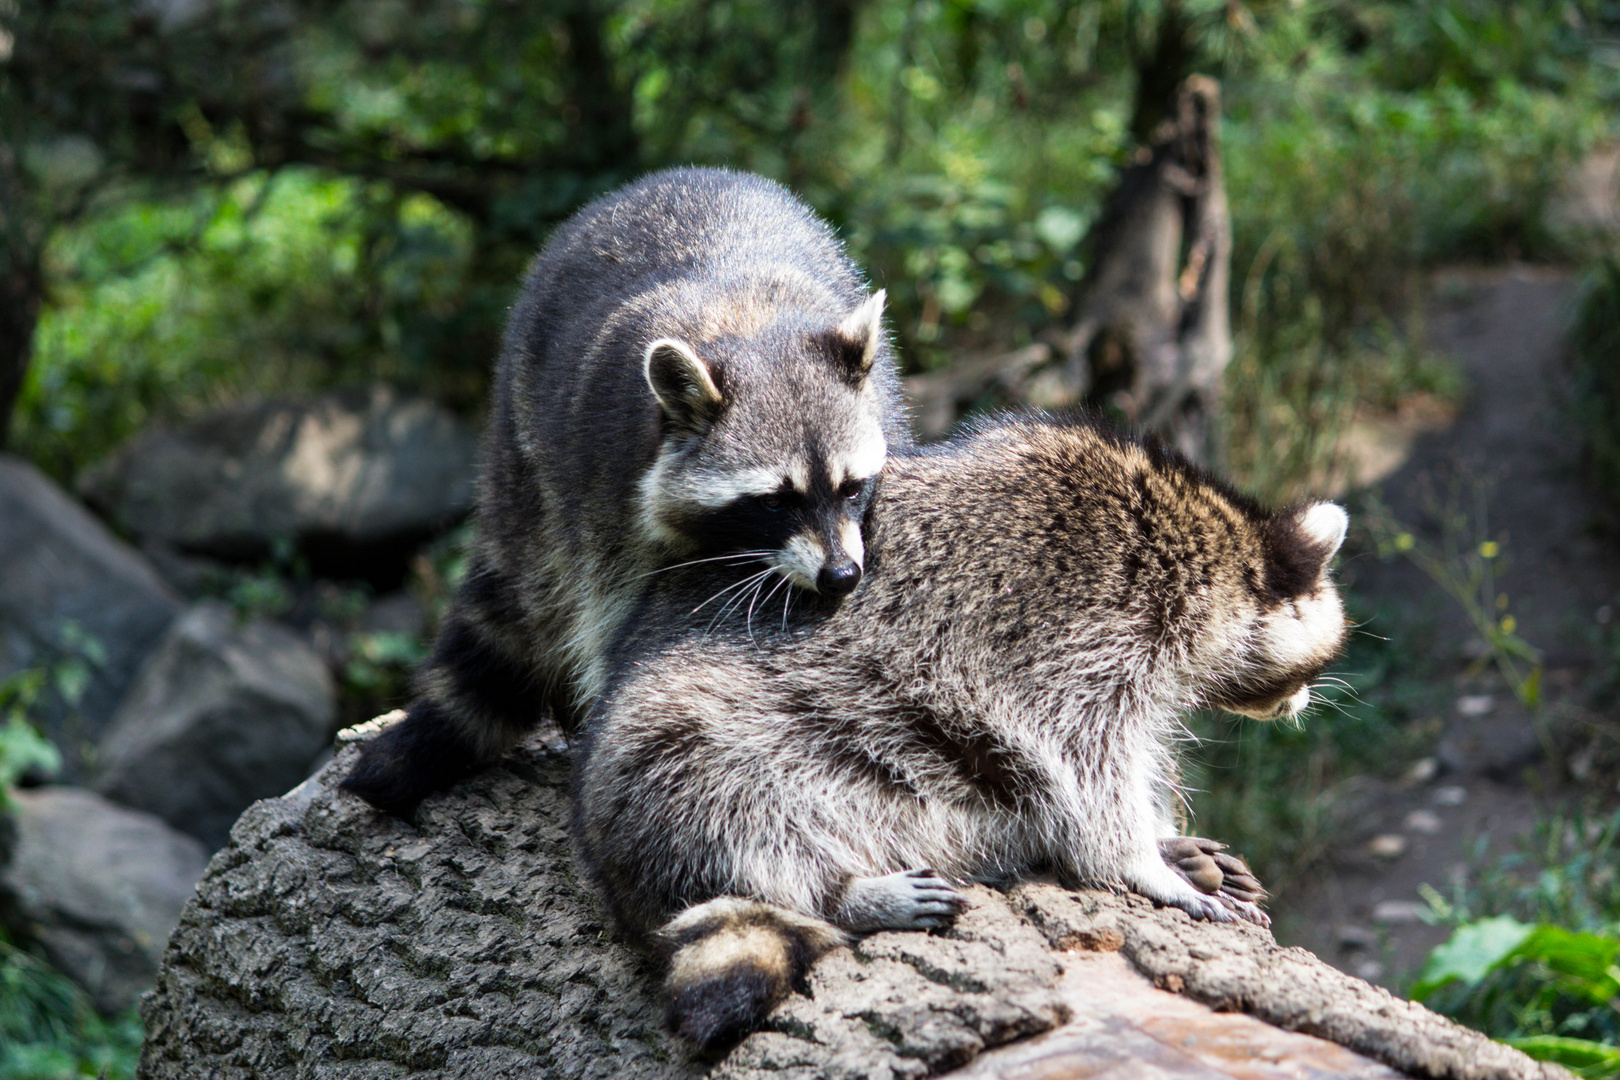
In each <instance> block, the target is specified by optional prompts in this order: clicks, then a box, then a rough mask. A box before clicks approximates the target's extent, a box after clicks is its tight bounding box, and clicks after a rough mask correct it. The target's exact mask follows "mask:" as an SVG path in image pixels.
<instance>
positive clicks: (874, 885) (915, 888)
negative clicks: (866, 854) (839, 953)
mask: <svg viewBox="0 0 1620 1080" xmlns="http://www.w3.org/2000/svg"><path fill="white" fill-rule="evenodd" d="M966 906H967V898H966V897H964V896H963V895H962V894H961V893H959V892H957V891H956V890H955V889H953V888H951V886H950V883H949V882H947V881H946V880H945V879H944V878H942V877H940V876H939V874H937V873H935V872H934V871H932V870H927V869H923V870H901V871H899V872H898V873H894V874H885V875H883V876H882V877H857V878H850V879H849V881H848V882H846V883H845V885H844V891H843V895H842V896H840V897H839V898H838V902H837V905H836V909H835V914H834V915H833V920H832V921H833V922H835V923H837V924H838V925H839V926H841V927H843V928H844V929H845V930H849V931H853V932H854V933H857V934H866V933H871V932H873V931H875V930H933V929H937V928H938V927H941V926H948V925H950V923H951V922H952V921H953V920H955V918H956V916H957V915H958V914H960V913H961V911H962V909H963V908H964V907H966Z"/></svg>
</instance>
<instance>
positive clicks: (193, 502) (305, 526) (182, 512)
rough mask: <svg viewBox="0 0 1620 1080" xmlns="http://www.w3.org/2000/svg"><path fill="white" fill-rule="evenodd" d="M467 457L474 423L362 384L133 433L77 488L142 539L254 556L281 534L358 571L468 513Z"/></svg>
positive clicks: (471, 454)
mask: <svg viewBox="0 0 1620 1080" xmlns="http://www.w3.org/2000/svg"><path fill="white" fill-rule="evenodd" d="M476 453H477V438H476V436H475V435H474V434H473V432H472V431H471V429H469V428H468V427H467V426H466V425H464V424H462V423H461V422H460V421H459V420H457V419H456V418H455V417H454V416H453V415H452V414H451V413H449V412H448V411H447V410H445V409H444V408H442V407H441V406H439V405H436V404H434V403H433V402H430V401H427V400H425V399H422V398H409V397H404V396H401V395H399V394H397V393H396V392H395V391H393V390H392V389H390V388H388V387H385V386H373V387H369V388H360V389H355V390H348V391H343V392H339V393H335V394H329V395H326V396H324V397H319V398H315V399H313V400H302V401H291V400H283V401H267V402H261V403H258V404H250V405H236V406H231V407H228V408H225V409H221V410H219V411H217V412H213V413H210V414H208V415H206V416H203V417H199V418H198V419H196V420H193V421H192V422H191V423H189V424H187V425H185V426H184V427H181V428H178V429H176V430H173V431H154V432H148V433H145V434H142V435H139V436H137V437H136V438H135V439H133V440H131V441H130V442H129V443H127V444H125V445H124V446H123V447H121V448H120V449H119V450H118V451H116V452H115V453H114V454H113V455H112V456H111V457H110V458H109V459H108V460H106V461H105V462H102V463H101V464H100V465H98V466H97V467H96V468H95V469H93V470H92V471H91V472H90V473H89V474H87V476H86V478H85V481H84V483H83V484H82V485H81V490H82V493H83V494H84V496H85V498H86V499H87V500H88V501H89V502H90V503H91V504H92V505H93V506H96V507H97V508H98V509H101V510H102V511H103V512H104V513H106V514H107V515H108V516H110V517H111V518H112V519H113V520H115V521H117V522H118V523H119V525H120V526H121V527H123V528H125V529H127V530H129V531H130V532H131V533H133V534H134V535H136V536H138V537H140V538H142V539H144V540H159V541H163V542H165V543H168V544H171V545H173V546H174V547H176V548H179V549H181V550H183V551H189V552H194V553H203V554H210V555H218V556H222V557H226V558H262V557H263V556H265V555H266V554H267V553H269V552H271V551H272V550H273V547H274V545H275V544H276V543H277V542H278V541H279V540H281V539H282V538H291V539H295V540H298V541H301V542H302V543H303V545H304V546H305V549H306V551H307V552H308V553H309V555H310V557H311V558H312V559H313V560H315V561H317V562H318V563H322V564H323V566H324V565H325V564H330V563H332V562H334V561H336V562H342V561H344V560H345V559H347V560H348V561H349V562H351V563H353V565H354V566H356V567H359V568H360V569H361V570H364V569H365V562H366V560H364V559H357V557H356V556H355V554H354V552H353V549H354V548H361V549H367V548H377V547H383V548H390V549H391V548H393V547H395V546H397V545H399V544H401V543H404V542H407V541H415V540H419V539H420V538H421V537H422V536H424V535H426V534H427V533H429V532H431V531H432V530H434V529H436V528H439V527H442V526H444V525H446V524H448V523H450V522H452V521H454V520H455V519H457V518H459V517H461V516H463V515H465V514H466V513H467V511H468V510H469V509H471V507H472V503H473V488H474V479H475V472H476V470H475V457H476ZM339 569H341V567H340V568H339ZM357 576H367V575H365V574H364V573H360V574H358V575H357Z"/></svg>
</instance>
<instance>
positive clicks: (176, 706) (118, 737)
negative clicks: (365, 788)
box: [91, 601, 337, 850]
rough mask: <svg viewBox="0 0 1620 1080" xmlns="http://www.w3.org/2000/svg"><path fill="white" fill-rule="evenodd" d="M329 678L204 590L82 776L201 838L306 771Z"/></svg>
mask: <svg viewBox="0 0 1620 1080" xmlns="http://www.w3.org/2000/svg"><path fill="white" fill-rule="evenodd" d="M336 715H337V706H336V690H335V688H334V687H333V685H332V677H331V675H330V673H329V672H328V671H327V669H326V665H325V664H323V663H322V662H321V660H320V658H319V657H318V656H316V655H315V652H314V651H313V650H312V649H311V648H310V647H309V646H308V645H306V644H305V643H304V642H303V640H302V639H300V638H299V637H298V636H297V635H295V634H294V633H292V631H290V630H287V629H285V628H283V627H280V626H277V625H275V624H273V623H267V622H254V623H249V624H247V625H245V626H238V625H237V623H236V620H235V618H234V616H233V614H232V612H231V610H230V609H229V608H227V607H225V606H224V605H223V604H220V603H217V602H210V601H205V602H203V603H200V604H198V605H196V606H195V607H193V608H191V609H190V610H188V611H187V612H186V613H185V614H184V615H182V616H181V617H180V618H179V619H177V620H176V621H175V623H174V625H173V627H171V628H170V630H169V633H168V635H167V636H166V637H165V638H164V640H163V643H162V644H161V645H160V646H159V647H158V649H157V650H156V651H155V652H154V653H153V654H152V656H151V658H150V659H149V660H148V661H147V663H146V666H145V667H144V668H142V669H141V673H140V678H139V679H138V680H137V681H136V683H135V686H134V687H133V688H132V689H131V690H130V693H129V696H128V698H127V699H126V700H125V701H124V704H123V707H122V708H120V709H119V710H118V714H117V716H116V717H115V718H114V720H113V723H112V726H111V727H110V728H108V730H107V733H106V735H105V736H104V737H103V738H102V740H101V743H100V745H99V746H98V747H97V767H96V772H95V776H94V779H93V781H92V785H91V786H92V787H93V788H94V789H95V790H96V791H98V792H100V793H101V794H103V795H105V796H107V797H108V798H110V799H115V800H117V801H118V802H121V803H123V804H124V805H126V806H132V807H135V808H137V809H139V810H144V811H146V812H147V813H150V814H155V815H157V816H158V817H160V818H162V819H163V820H164V821H167V822H168V823H169V824H171V825H173V826H174V827H175V828H177V829H180V830H181V831H183V832H186V833H189V834H191V835H192V836H195V837H196V838H197V839H199V840H201V841H202V842H203V843H205V844H207V845H208V846H209V849H210V850H212V849H214V848H218V847H222V846H224V844H225V839H226V837H227V835H228V834H229V832H230V827H231V822H233V821H235V820H236V817H237V815H238V814H240V813H241V812H242V811H243V810H245V809H246V808H247V807H248V806H249V805H250V804H251V803H252V802H254V801H255V800H257V799H262V798H267V797H269V796H273V795H278V794H280V793H281V792H283V791H286V790H287V789H288V788H290V787H292V786H293V785H294V784H296V783H298V782H299V781H300V780H302V779H303V778H304V777H305V776H306V775H308V770H309V766H310V763H311V762H313V761H314V760H315V758H316V757H317V756H318V755H319V754H320V753H321V751H322V750H323V749H325V747H326V746H328V745H329V744H330V742H331V736H332V726H333V724H334V722H335V719H336Z"/></svg>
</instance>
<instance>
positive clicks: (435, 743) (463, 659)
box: [339, 560, 547, 817]
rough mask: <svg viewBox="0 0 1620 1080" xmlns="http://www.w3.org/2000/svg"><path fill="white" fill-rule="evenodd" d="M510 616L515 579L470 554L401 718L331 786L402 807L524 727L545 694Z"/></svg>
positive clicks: (501, 749)
mask: <svg viewBox="0 0 1620 1080" xmlns="http://www.w3.org/2000/svg"><path fill="white" fill-rule="evenodd" d="M519 620H520V614H519V608H518V600H517V586H516V582H515V581H514V580H513V579H511V578H509V577H507V576H506V575H504V574H501V573H499V572H498V571H495V570H492V569H490V568H489V567H488V566H487V565H486V564H484V562H483V561H482V560H479V561H477V562H475V563H474V566H473V568H472V569H471V570H469V572H468V575H467V579H466V581H465V582H463V583H462V586H461V589H460V591H459V592H457V594H456V598H455V601H454V603H453V604H452V605H451V608H450V611H449V613H448V614H447V615H446V616H445V620H444V625H443V626H442V627H441V628H440V630H439V637H438V640H437V641H436V642H435V643H434V646H433V653H432V655H431V656H429V657H428V659H427V662H426V663H424V664H423V665H422V667H421V669H420V670H419V671H418V672H417V674H416V680H415V683H416V697H415V699H414V700H413V701H412V702H411V705H410V708H409V709H408V710H407V712H406V716H405V719H404V720H402V721H400V722H399V723H397V724H395V725H393V726H392V727H390V728H388V729H387V730H386V731H384V732H383V733H382V734H380V735H378V736H377V737H376V738H374V739H372V740H371V741H370V742H369V743H367V744H366V745H365V748H364V749H363V750H361V752H360V760H359V761H358V762H356V763H355V766H354V768H353V769H352V770H351V771H350V772H349V775H348V776H347V777H345V778H344V780H343V782H342V784H340V785H339V786H340V787H342V788H343V789H344V790H345V791H351V792H353V793H355V794H356V795H359V796H360V797H361V798H363V799H365V800H366V801H367V802H369V803H371V804H372V805H373V806H375V807H377V808H378V809H380V810H386V811H388V812H389V813H391V814H396V815H399V816H401V817H408V816H410V814H411V813H412V812H414V811H415V809H416V805H417V803H419V802H421V801H422V799H423V798H425V797H426V796H428V795H429V794H431V793H432V792H435V791H438V790H440V789H442V788H445V787H449V786H450V785H451V784H453V783H455V782H456V781H458V780H460V779H462V778H463V777H465V776H467V775H469V774H470V773H472V772H474V771H475V770H476V769H477V768H478V767H479V766H480V765H483V764H485V763H487V762H490V761H493V760H494V759H495V758H497V757H499V756H500V755H501V754H503V753H505V752H506V751H507V750H508V749H510V748H511V746H512V744H513V743H515V742H516V741H517V740H518V739H519V738H521V737H522V736H523V735H524V734H525V733H526V732H528V731H530V730H531V729H532V728H533V727H534V726H535V724H536V723H537V722H538V721H539V719H540V717H541V715H542V714H543V713H544V711H545V708H546V704H547V703H546V700H545V695H544V694H543V693H542V690H541V685H542V684H541V680H540V679H539V678H538V677H537V675H536V673H535V672H534V671H533V670H531V668H530V667H529V666H528V665H527V664H525V663H523V662H522V661H520V660H517V659H515V658H514V657H513V655H512V652H513V650H512V649H511V647H510V646H509V645H507V644H506V641H507V640H509V639H511V638H514V637H516V636H518V635H519V634H520V633H521V631H522V624H521V622H520V621H519Z"/></svg>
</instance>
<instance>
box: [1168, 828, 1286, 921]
mask: <svg viewBox="0 0 1620 1080" xmlns="http://www.w3.org/2000/svg"><path fill="white" fill-rule="evenodd" d="M1159 854H1160V855H1162V856H1163V857H1164V862H1165V865H1166V866H1168V867H1169V868H1170V869H1171V870H1173V871H1175V873H1176V874H1177V875H1178V876H1179V877H1180V878H1181V879H1182V880H1184V881H1186V882H1187V883H1188V884H1189V885H1191V886H1192V887H1193V888H1195V889H1198V890H1199V891H1201V892H1204V893H1208V894H1209V895H1211V896H1212V897H1213V898H1214V899H1215V900H1217V901H1219V902H1220V903H1221V904H1223V905H1224V906H1225V907H1226V908H1227V909H1228V910H1230V911H1232V912H1233V913H1234V914H1237V915H1239V916H1241V917H1243V918H1245V919H1247V920H1248V921H1249V922H1252V923H1258V924H1259V925H1261V926H1270V925H1271V917H1270V916H1268V915H1267V914H1266V913H1265V912H1263V911H1261V910H1260V908H1259V904H1260V902H1261V901H1262V900H1265V899H1266V896H1267V893H1266V890H1265V888H1264V887H1263V886H1262V885H1261V884H1260V881H1259V879H1258V878H1256V877H1255V876H1254V874H1253V872H1251V871H1250V870H1249V866H1248V864H1247V863H1245V862H1244V861H1243V860H1242V859H1240V858H1238V857H1237V856H1236V855H1230V854H1228V853H1227V851H1226V845H1225V844H1222V843H1218V842H1216V841H1214V840H1206V839H1204V838H1203V837H1201V836H1172V837H1170V838H1169V839H1168V840H1160V841H1159Z"/></svg>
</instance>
